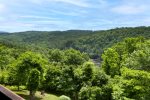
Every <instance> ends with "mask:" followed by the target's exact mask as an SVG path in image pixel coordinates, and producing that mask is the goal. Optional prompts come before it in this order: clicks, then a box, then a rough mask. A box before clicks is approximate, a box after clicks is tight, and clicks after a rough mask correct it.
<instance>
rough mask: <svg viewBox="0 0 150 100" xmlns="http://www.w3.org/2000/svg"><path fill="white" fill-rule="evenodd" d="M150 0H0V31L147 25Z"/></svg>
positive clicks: (91, 28) (149, 14) (149, 15)
mask: <svg viewBox="0 0 150 100" xmlns="http://www.w3.org/2000/svg"><path fill="white" fill-rule="evenodd" d="M149 5H150V0H0V24H1V25H0V31H8V32H16V31H29V30H38V31H53V30H70V29H82V30H103V29H110V28H116V27H135V26H150V6H149Z"/></svg>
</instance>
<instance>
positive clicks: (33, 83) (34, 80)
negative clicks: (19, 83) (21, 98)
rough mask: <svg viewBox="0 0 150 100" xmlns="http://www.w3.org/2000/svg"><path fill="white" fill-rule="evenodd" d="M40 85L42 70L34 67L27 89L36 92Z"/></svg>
mask: <svg viewBox="0 0 150 100" xmlns="http://www.w3.org/2000/svg"><path fill="white" fill-rule="evenodd" d="M39 85H40V72H39V71H38V70H37V69H32V70H31V72H30V74H29V77H28V82H27V89H28V90H30V92H35V91H36V90H37V89H38V87H39Z"/></svg>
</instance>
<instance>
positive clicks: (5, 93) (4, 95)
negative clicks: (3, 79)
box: [0, 85, 25, 100]
mask: <svg viewBox="0 0 150 100" xmlns="http://www.w3.org/2000/svg"><path fill="white" fill-rule="evenodd" d="M0 100H25V99H23V98H22V97H20V96H19V95H17V94H15V93H14V92H12V91H11V90H9V89H7V88H5V87H4V86H2V85H0Z"/></svg>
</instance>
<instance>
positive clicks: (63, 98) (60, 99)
mask: <svg viewBox="0 0 150 100" xmlns="http://www.w3.org/2000/svg"><path fill="white" fill-rule="evenodd" d="M59 100H71V99H70V98H69V97H67V96H65V95H62V96H60V97H59Z"/></svg>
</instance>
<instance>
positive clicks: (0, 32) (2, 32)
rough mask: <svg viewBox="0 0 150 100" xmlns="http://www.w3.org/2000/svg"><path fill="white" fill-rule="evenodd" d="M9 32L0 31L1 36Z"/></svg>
mask: <svg viewBox="0 0 150 100" xmlns="http://www.w3.org/2000/svg"><path fill="white" fill-rule="evenodd" d="M7 33H8V32H4V31H0V34H7Z"/></svg>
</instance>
